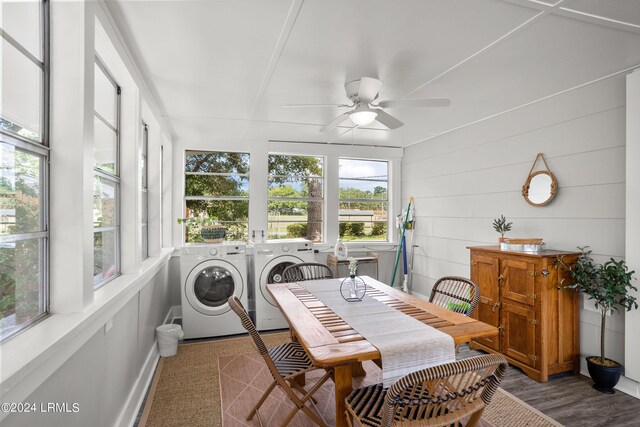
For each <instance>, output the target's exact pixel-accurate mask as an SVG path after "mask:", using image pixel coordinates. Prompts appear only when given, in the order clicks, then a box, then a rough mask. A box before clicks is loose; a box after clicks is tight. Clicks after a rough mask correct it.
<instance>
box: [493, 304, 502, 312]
mask: <svg viewBox="0 0 640 427" xmlns="http://www.w3.org/2000/svg"><path fill="white" fill-rule="evenodd" d="M501 305H502V304H500V303H499V302H497V303H495V304H493V307H492V308H491V312H492V313H495V312H496V310H497V309H499V308H500V306H501Z"/></svg>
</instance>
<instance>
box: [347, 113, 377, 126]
mask: <svg viewBox="0 0 640 427" xmlns="http://www.w3.org/2000/svg"><path fill="white" fill-rule="evenodd" d="M377 116H378V113H377V112H376V111H373V110H356V111H354V112H353V113H351V114H349V118H350V119H351V121H352V122H353V123H355V124H356V125H358V126H366V125H370V124H371V123H373V121H374V120H375V119H376V117H377Z"/></svg>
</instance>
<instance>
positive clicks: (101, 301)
mask: <svg viewBox="0 0 640 427" xmlns="http://www.w3.org/2000/svg"><path fill="white" fill-rule="evenodd" d="M172 253H173V248H164V249H162V252H161V253H160V256H157V257H152V258H148V259H147V260H145V261H144V262H143V263H142V266H141V269H140V272H139V273H135V274H123V275H121V276H120V277H118V278H116V279H114V280H113V281H111V282H110V283H108V284H106V285H105V286H103V287H101V288H100V289H97V290H96V291H95V293H94V300H93V303H92V304H91V305H90V306H89V307H87V308H85V310H84V311H82V312H77V313H65V314H55V313H54V314H51V315H50V316H48V317H47V318H46V319H44V320H42V321H41V322H39V323H38V324H36V325H34V326H32V327H31V328H29V329H27V330H25V331H24V332H23V333H21V334H20V335H17V336H16V337H14V338H12V339H11V340H9V341H7V342H4V343H2V345H0V366H1V367H2V369H0V395H2V396H3V399H4V401H12V402H21V401H24V399H26V398H27V397H28V396H29V395H30V394H31V393H32V392H33V391H34V390H35V389H36V388H37V387H38V386H40V385H41V384H42V383H43V382H44V381H45V380H46V379H47V378H48V377H49V376H50V375H51V374H53V373H54V372H55V371H56V370H57V369H58V368H59V367H60V366H62V364H63V363H64V362H65V361H66V360H68V359H69V358H70V357H71V356H72V355H73V354H74V353H75V352H76V351H77V350H78V349H79V348H80V347H82V346H83V345H84V344H85V343H86V342H87V341H88V340H89V339H90V338H91V337H92V336H93V335H94V334H95V333H96V332H97V331H98V330H99V329H100V328H101V327H103V326H104V324H105V323H106V322H107V321H108V320H109V319H111V318H112V317H113V316H114V315H116V314H117V313H118V311H120V309H121V308H122V307H124V305H125V304H126V303H127V302H128V301H129V300H130V299H131V298H132V297H133V296H134V295H135V294H137V293H138V292H139V291H140V290H141V289H142V288H143V287H144V285H145V284H147V283H148V281H149V280H150V279H151V278H152V277H153V276H154V275H155V274H156V273H157V272H158V271H160V268H161V267H162V266H163V265H165V264H166V263H167V262H168V261H169V258H170V257H171V254H172ZM7 399H8V400H7ZM5 415H6V414H1V413H0V420H1V419H2V418H4V416H5Z"/></svg>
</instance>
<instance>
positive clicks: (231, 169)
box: [185, 151, 249, 173]
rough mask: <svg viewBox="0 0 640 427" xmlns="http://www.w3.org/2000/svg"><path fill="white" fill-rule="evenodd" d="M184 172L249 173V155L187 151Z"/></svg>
mask: <svg viewBox="0 0 640 427" xmlns="http://www.w3.org/2000/svg"><path fill="white" fill-rule="evenodd" d="M185 171H186V172H207V173H249V154H246V153H217V152H211V151H187V152H186V157H185Z"/></svg>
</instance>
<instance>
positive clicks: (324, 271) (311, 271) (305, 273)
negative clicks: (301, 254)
mask: <svg viewBox="0 0 640 427" xmlns="http://www.w3.org/2000/svg"><path fill="white" fill-rule="evenodd" d="M282 277H283V279H284V281H285V282H287V283H291V282H304V281H305V280H316V279H333V273H332V272H331V269H330V268H329V267H328V266H326V265H325V264H320V263H317V262H303V263H300V264H294V265H290V266H289V267H287V268H285V269H284V271H283V272H282Z"/></svg>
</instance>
